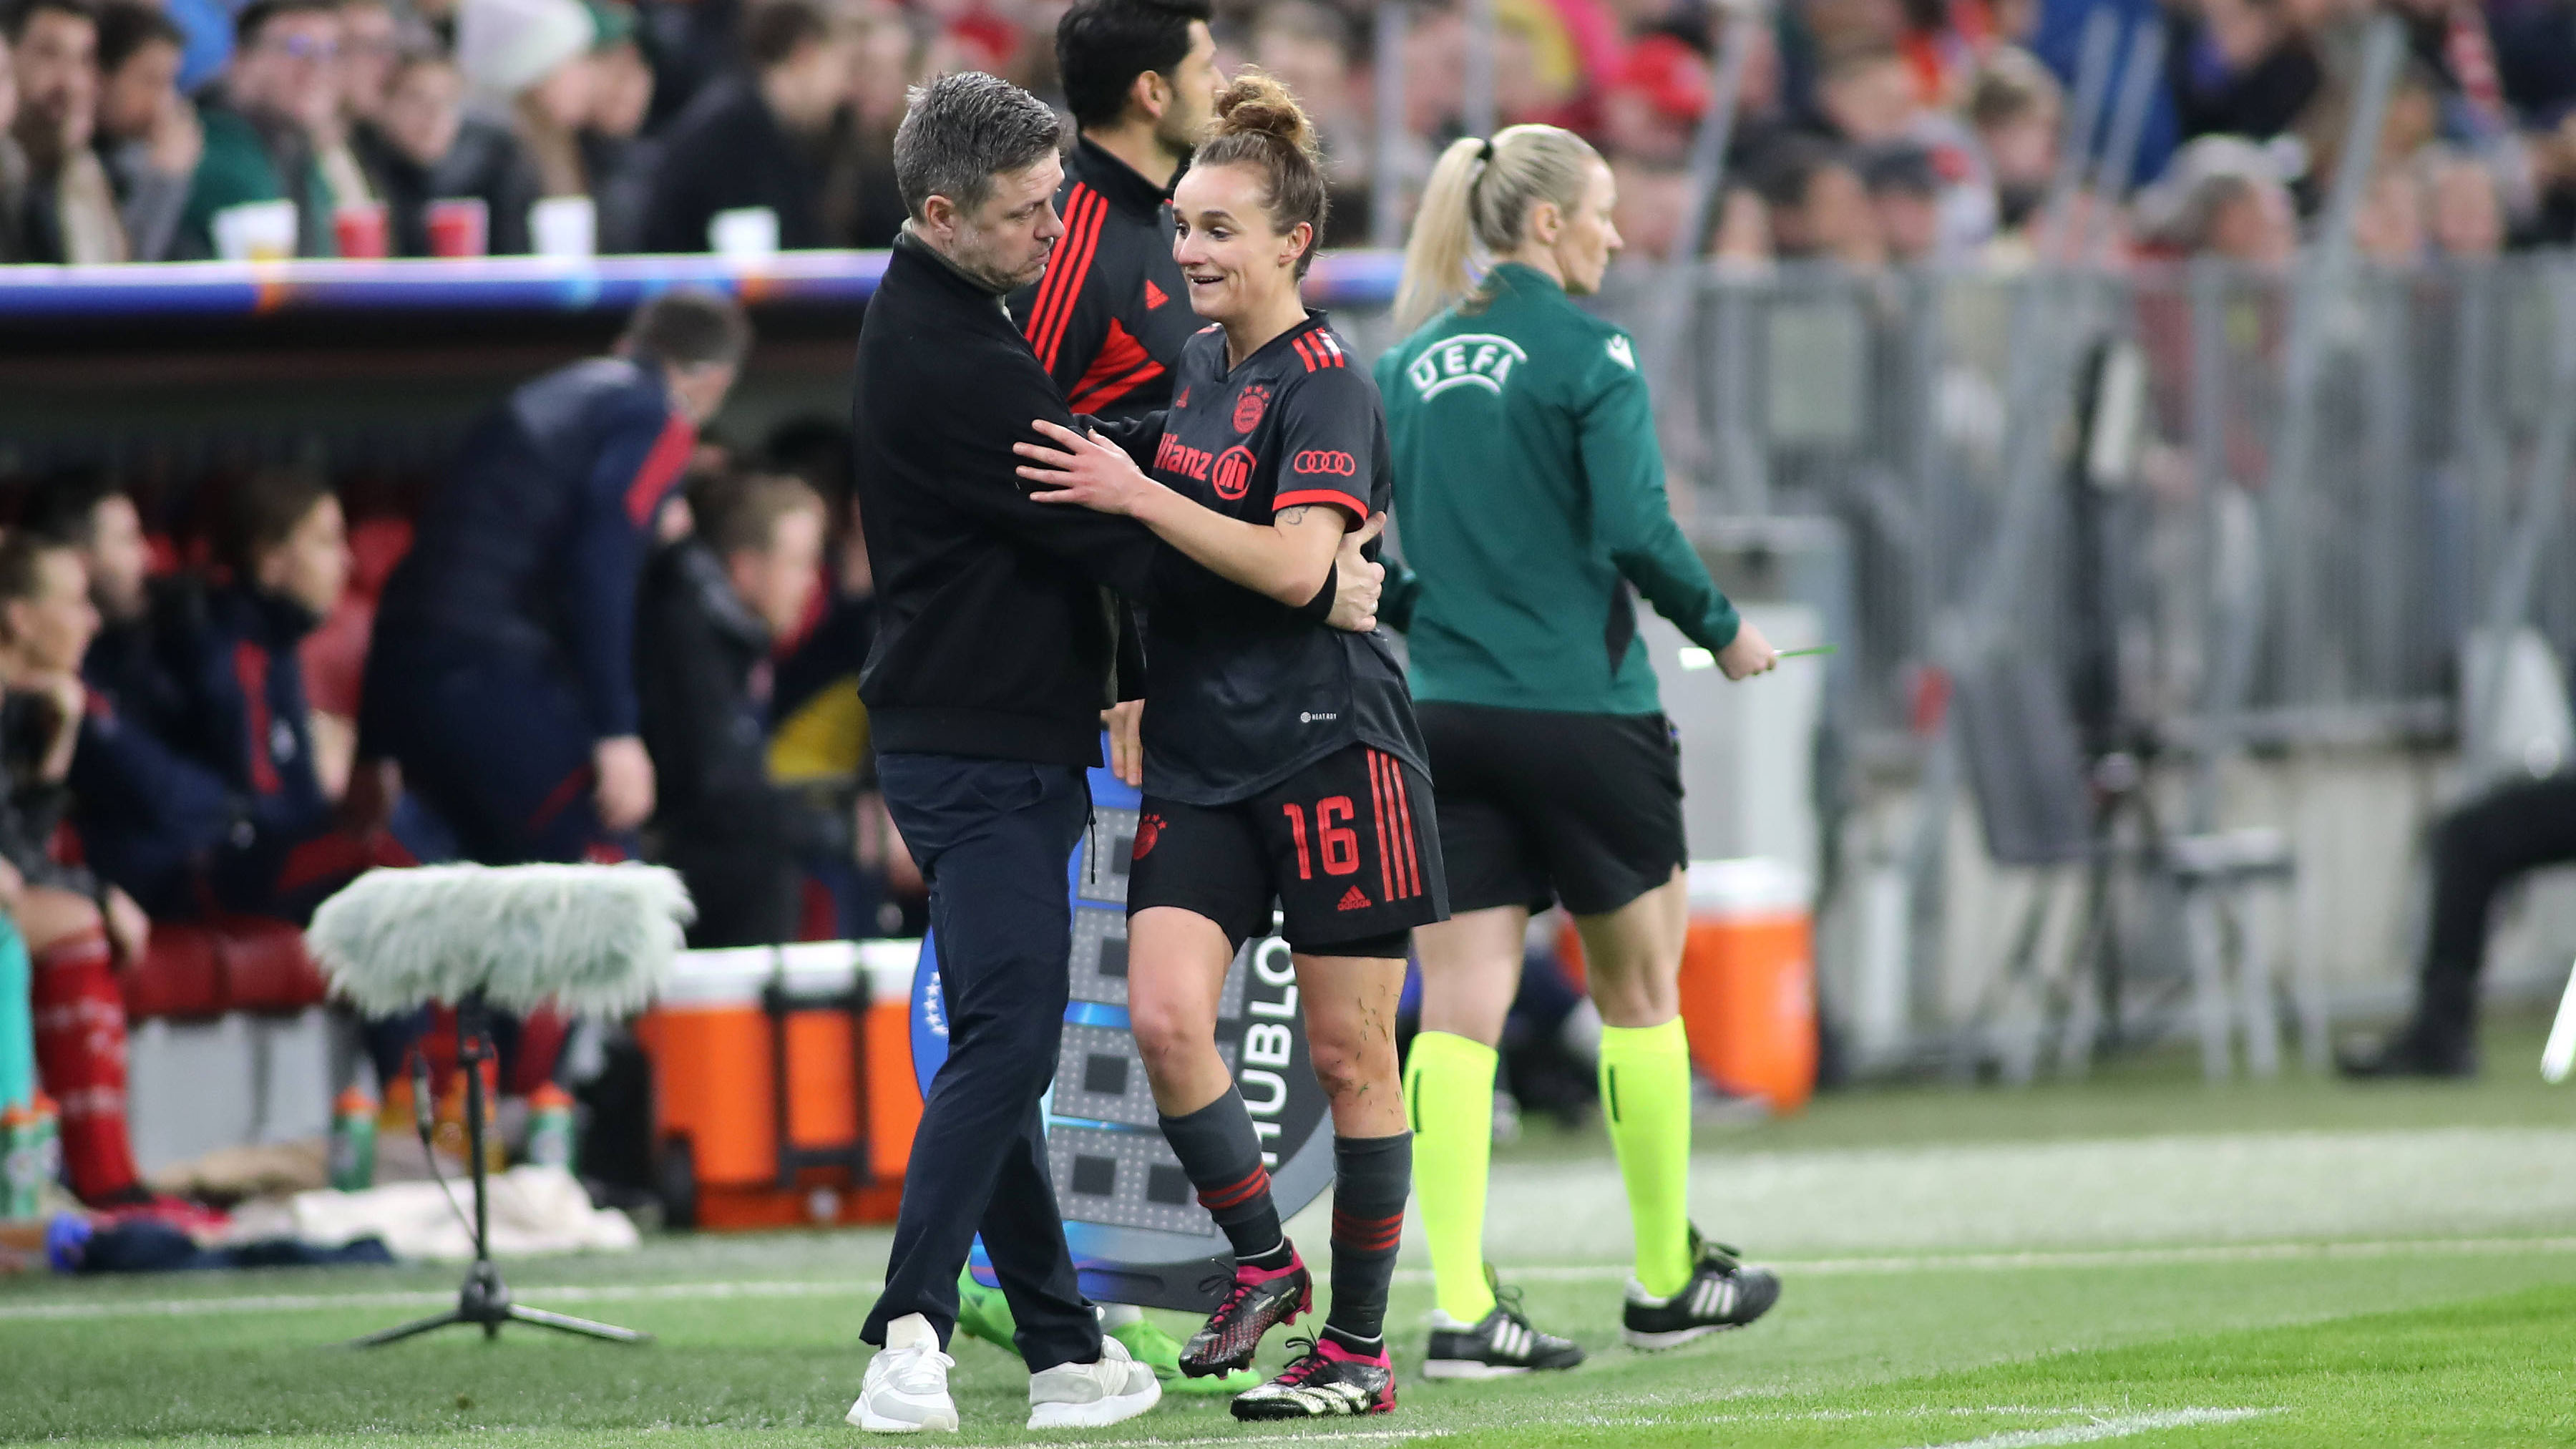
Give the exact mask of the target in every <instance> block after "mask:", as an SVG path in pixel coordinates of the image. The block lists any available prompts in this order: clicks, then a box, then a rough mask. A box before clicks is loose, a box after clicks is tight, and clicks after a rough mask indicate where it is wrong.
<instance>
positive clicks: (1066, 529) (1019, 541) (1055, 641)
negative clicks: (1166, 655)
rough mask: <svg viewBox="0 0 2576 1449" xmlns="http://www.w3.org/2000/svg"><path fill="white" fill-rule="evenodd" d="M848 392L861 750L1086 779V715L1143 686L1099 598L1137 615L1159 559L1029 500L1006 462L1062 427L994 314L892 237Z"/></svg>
mask: <svg viewBox="0 0 2576 1449" xmlns="http://www.w3.org/2000/svg"><path fill="white" fill-rule="evenodd" d="M854 392H855V396H856V399H857V401H856V404H855V408H856V416H855V423H856V432H857V443H856V455H857V468H856V476H857V484H858V497H859V507H860V517H861V521H862V526H863V527H864V528H865V529H866V530H867V541H868V563H869V565H870V567H871V569H872V570H873V572H874V573H875V576H876V587H877V611H878V612H877V637H876V643H875V645H874V647H872V648H871V649H870V650H869V651H868V662H867V666H866V668H865V669H863V670H862V671H861V672H860V675H859V697H860V698H861V699H863V700H865V701H866V702H867V706H868V720H869V728H870V732H871V735H872V736H873V741H874V744H875V747H876V748H877V749H878V750H880V751H895V752H903V751H928V752H933V753H940V754H952V755H978V756H983V757H987V758H994V759H1005V760H1027V761H1030V762H1032V763H1037V764H1064V765H1097V764H1099V763H1100V711H1101V709H1102V708H1103V707H1104V706H1105V705H1107V704H1109V703H1111V702H1112V701H1113V700H1115V699H1118V698H1133V697H1136V696H1137V695H1138V694H1139V693H1140V692H1141V689H1142V686H1143V671H1142V669H1141V668H1140V667H1137V666H1138V665H1140V664H1141V656H1140V655H1137V654H1135V653H1133V652H1132V651H1130V650H1129V649H1128V648H1127V645H1126V641H1128V640H1130V639H1132V638H1133V635H1134V630H1133V628H1132V626H1130V625H1129V624H1128V622H1127V621H1126V619H1125V618H1124V617H1123V615H1124V612H1125V611H1124V609H1123V608H1122V607H1121V605H1120V603H1119V601H1118V599H1117V598H1116V597H1115V596H1114V595H1113V593H1112V591H1113V590H1114V591H1115V594H1123V595H1125V596H1127V597H1128V598H1131V599H1137V600H1140V601H1141V600H1143V599H1145V597H1146V594H1147V589H1148V585H1149V581H1150V579H1151V578H1152V576H1153V574H1154V572H1155V568H1156V563H1155V559H1156V555H1157V552H1158V550H1159V549H1160V547H1161V546H1160V545H1159V544H1158V543H1156V542H1155V540H1154V536H1153V535H1152V534H1151V533H1149V532H1147V531H1146V530H1145V528H1144V527H1143V526H1142V525H1141V524H1138V523H1136V522H1134V521H1133V520H1131V519H1125V518H1115V517H1111V516H1109V515H1106V514H1100V513H1093V512H1091V511H1090V510H1088V509H1084V508H1078V507H1070V506H1065V505H1059V504H1047V503H1033V502H1031V501H1030V500H1029V497H1028V492H1029V490H1028V488H1027V486H1026V485H1024V484H1023V483H1022V481H1021V479H1020V476H1019V474H1018V473H1017V472H1015V471H1013V470H1014V469H1016V468H1017V467H1018V465H1019V463H1020V462H1021V459H1020V457H1019V455H1018V454H1016V453H1013V452H1012V451H1011V445H1012V444H1014V443H1018V442H1023V441H1026V442H1040V441H1043V439H1041V438H1039V436H1038V435H1037V432H1036V430H1035V429H1033V428H1031V427H1030V426H1029V422H1030V420H1031V419H1033V418H1049V419H1052V420H1054V421H1056V422H1059V423H1062V424H1064V425H1065V426H1066V427H1072V426H1074V421H1073V414H1072V412H1071V411H1070V410H1069V409H1067V408H1066V407H1065V403H1064V395H1063V393H1062V392H1060V391H1058V390H1057V388H1056V385H1055V383H1054V381H1053V380H1052V379H1050V378H1049V377H1048V376H1047V373H1046V369H1044V368H1042V367H1040V366H1039V365H1038V360H1037V357H1036V355H1035V354H1033V353H1032V352H1030V351H1029V344H1028V341H1027V339H1026V338H1023V337H1022V336H1021V335H1020V332H1019V329H1018V328H1016V327H1014V326H1012V325H1011V319H1010V316H1009V314H1008V313H1006V312H1004V311H1003V310H1002V303H1001V299H1000V298H999V297H997V296H995V295H994V294H993V293H991V292H989V291H986V290H985V289H984V288H983V287H982V286H980V285H978V284H977V283H975V282H973V281H970V280H968V279H967V278H966V277H965V276H964V275H963V274H961V273H959V272H958V271H957V270H956V269H955V268H953V267H951V266H949V265H948V263H947V261H946V260H945V259H944V258H942V257H941V256H940V255H939V254H938V253H937V252H934V251H932V250H931V249H930V248H929V247H928V246H925V245H923V244H922V243H920V242H917V241H915V240H913V239H912V237H911V236H910V235H909V234H907V235H905V236H903V237H900V238H898V239H897V241H896V242H895V247H894V253H893V256H892V257H891V258H890V259H889V260H888V262H887V263H886V272H885V279H884V280H883V281H882V282H880V283H878V285H877V290H876V295H875V296H873V297H871V298H869V300H868V310H867V315H866V317H865V319H864V320H863V321H862V322H861V323H860V326H859V368H858V379H857V384H856V386H855V388H854ZM1122 653H1124V654H1126V656H1127V659H1128V667H1126V668H1119V667H1117V664H1118V660H1119V658H1120V656H1121V655H1122ZM1120 685H1124V686H1125V688H1124V689H1120V688H1118V687H1117V686H1120Z"/></svg>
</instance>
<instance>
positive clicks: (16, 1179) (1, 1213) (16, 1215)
mask: <svg viewBox="0 0 2576 1449" xmlns="http://www.w3.org/2000/svg"><path fill="white" fill-rule="evenodd" d="M35 1215H36V1114H35V1113H34V1112H32V1111H30V1110H28V1109H27V1108H25V1107H19V1106H12V1107H10V1108H9V1109H8V1110H7V1111H6V1112H0V1219H24V1218H32V1217H34V1216H35Z"/></svg>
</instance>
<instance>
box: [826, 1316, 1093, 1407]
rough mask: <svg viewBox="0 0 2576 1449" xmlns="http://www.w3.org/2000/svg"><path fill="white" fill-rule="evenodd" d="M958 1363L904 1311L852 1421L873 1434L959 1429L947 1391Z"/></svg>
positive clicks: (925, 1324) (889, 1330)
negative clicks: (949, 1374)
mask: <svg viewBox="0 0 2576 1449" xmlns="http://www.w3.org/2000/svg"><path fill="white" fill-rule="evenodd" d="M956 1366H957V1360H955V1359H953V1358H950V1357H949V1356H948V1355H946V1354H944V1353H941V1352H940V1351H939V1334H938V1332H937V1331H936V1330H934V1329H932V1328H931V1326H930V1320H929V1319H927V1318H924V1317H922V1316H921V1315H920V1314H918V1313H907V1314H905V1315H904V1316H903V1317H901V1318H898V1319H896V1320H894V1321H893V1322H891V1323H889V1324H887V1325H886V1341H885V1347H884V1348H882V1349H879V1350H878V1351H877V1356H876V1357H875V1358H872V1359H870V1360H868V1376H867V1379H866V1381H865V1382H864V1383H863V1384H862V1385H861V1387H860V1389H859V1401H858V1402H857V1403H855V1404H852V1405H850V1422H851V1423H853V1424H856V1425H858V1426H859V1427H860V1428H862V1429H865V1430H867V1431H868V1432H869V1433H871V1434H917V1433H920V1432H921V1431H922V1430H924V1429H940V1430H945V1431H946V1432H948V1433H951V1434H954V1433H956V1432H957V1404H956V1401H955V1400H953V1399H950V1398H949V1397H948V1371H949V1370H950V1369H952V1368H955V1367H956ZM1104 1422H1106V1421H1104Z"/></svg>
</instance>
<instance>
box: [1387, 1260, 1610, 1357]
mask: <svg viewBox="0 0 2576 1449" xmlns="http://www.w3.org/2000/svg"><path fill="white" fill-rule="evenodd" d="M1485 1281H1486V1282H1487V1283H1488V1284H1491V1285H1492V1287H1493V1290H1494V1306H1493V1309H1492V1310H1491V1311H1490V1312H1488V1313H1486V1315H1485V1316H1484V1317H1483V1318H1480V1319H1478V1320H1477V1321H1475V1322H1474V1323H1460V1322H1459V1321H1458V1320H1457V1319H1454V1318H1452V1317H1450V1316H1449V1315H1448V1314H1446V1313H1441V1312H1438V1311H1436V1310H1435V1311H1434V1312H1433V1313H1432V1315H1431V1352H1430V1354H1429V1355H1428V1356H1427V1357H1425V1358H1424V1359H1423V1362H1422V1376H1423V1377H1424V1378H1426V1379H1498V1378H1502V1377H1505V1376H1506V1375H1510V1374H1525V1373H1528V1372H1529V1371H1531V1370H1532V1369H1570V1368H1572V1367H1574V1366H1575V1365H1576V1364H1579V1363H1581V1362H1583V1348H1582V1346H1581V1345H1579V1344H1577V1343H1576V1342H1574V1340H1572V1339H1570V1338H1558V1337H1557V1336H1556V1335H1554V1334H1552V1333H1541V1332H1539V1331H1538V1330H1537V1329H1535V1328H1532V1327H1530V1321H1529V1315H1528V1314H1527V1313H1524V1312H1522V1311H1521V1295H1520V1290H1519V1289H1517V1288H1505V1287H1504V1286H1502V1285H1501V1284H1499V1283H1495V1282H1494V1270H1493V1269H1492V1268H1490V1267H1489V1268H1487V1269H1486V1270H1485Z"/></svg>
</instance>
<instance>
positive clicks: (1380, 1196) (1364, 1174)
mask: <svg viewBox="0 0 2576 1449" xmlns="http://www.w3.org/2000/svg"><path fill="white" fill-rule="evenodd" d="M1412 1192H1413V1134H1412V1133H1410V1132H1398V1133H1396V1134H1395V1135H1394V1136H1392V1137H1344V1138H1340V1139H1338V1140H1336V1141H1335V1142H1334V1143H1333V1307H1332V1311H1331V1313H1329V1314H1328V1315H1327V1316H1326V1317H1325V1319H1324V1326H1325V1328H1327V1329H1329V1330H1331V1331H1332V1333H1333V1334H1334V1335H1335V1336H1337V1337H1339V1338H1342V1339H1345V1340H1348V1342H1347V1343H1346V1344H1345V1346H1346V1347H1350V1348H1360V1347H1366V1346H1372V1345H1374V1344H1375V1343H1376V1341H1377V1339H1378V1336H1379V1334H1380V1333H1381V1332H1382V1331H1383V1330H1384V1328H1385V1326H1386V1290H1387V1285H1388V1284H1390V1283H1392V1282H1394V1281H1395V1246H1396V1243H1397V1242H1398V1241H1400V1240H1401V1239H1402V1238H1403V1236H1404V1200H1405V1198H1406V1197H1408V1196H1410V1195H1411V1194H1412Z"/></svg>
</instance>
